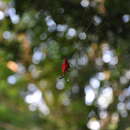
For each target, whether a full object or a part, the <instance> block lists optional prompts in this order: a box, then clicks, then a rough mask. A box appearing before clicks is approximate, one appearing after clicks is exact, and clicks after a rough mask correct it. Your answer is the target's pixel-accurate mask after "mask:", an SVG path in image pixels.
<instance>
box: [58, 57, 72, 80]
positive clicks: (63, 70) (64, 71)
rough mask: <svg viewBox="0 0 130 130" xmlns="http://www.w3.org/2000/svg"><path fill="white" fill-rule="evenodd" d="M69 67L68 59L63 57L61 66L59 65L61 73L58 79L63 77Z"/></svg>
mask: <svg viewBox="0 0 130 130" xmlns="http://www.w3.org/2000/svg"><path fill="white" fill-rule="evenodd" d="M69 68H70V64H69V62H68V60H67V59H66V58H65V59H64V61H63V63H62V66H61V69H62V73H63V75H62V76H61V77H60V79H61V78H64V75H65V73H66V72H68V70H69Z"/></svg>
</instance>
